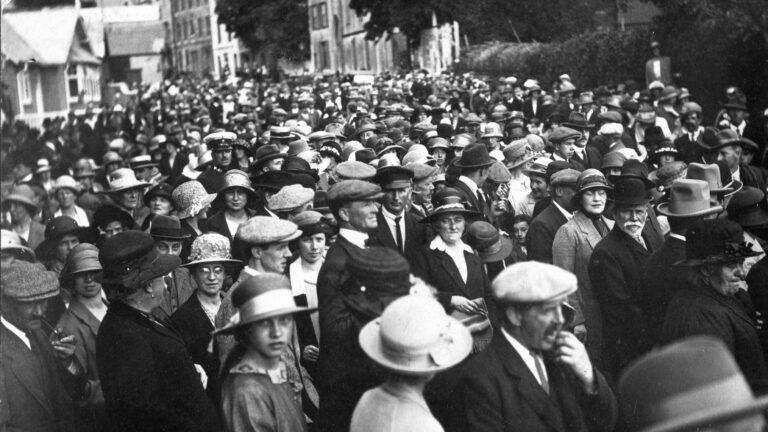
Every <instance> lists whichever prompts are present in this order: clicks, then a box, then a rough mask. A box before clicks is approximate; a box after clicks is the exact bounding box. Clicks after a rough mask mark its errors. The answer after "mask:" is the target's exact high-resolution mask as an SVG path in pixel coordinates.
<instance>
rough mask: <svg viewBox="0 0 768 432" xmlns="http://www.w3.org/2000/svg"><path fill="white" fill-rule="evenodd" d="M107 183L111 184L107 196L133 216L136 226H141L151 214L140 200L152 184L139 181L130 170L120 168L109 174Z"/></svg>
mask: <svg viewBox="0 0 768 432" xmlns="http://www.w3.org/2000/svg"><path fill="white" fill-rule="evenodd" d="M107 183H108V184H109V189H108V190H107V194H108V195H109V197H110V198H111V200H112V202H113V203H114V205H115V206H116V207H117V208H119V209H120V210H122V211H124V212H126V213H128V214H129V215H131V218H132V219H133V220H134V221H135V222H136V225H137V226H140V225H141V223H142V222H144V218H145V217H147V215H148V214H149V209H147V208H146V207H144V206H143V205H142V203H141V201H140V200H139V199H140V198H141V194H142V192H143V191H144V190H145V189H146V188H148V187H149V186H150V184H149V183H147V182H145V181H141V180H137V179H136V174H134V172H133V170H131V169H130V168H119V169H117V170H115V171H113V172H112V173H110V174H108V175H107Z"/></svg>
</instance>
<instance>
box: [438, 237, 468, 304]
mask: <svg viewBox="0 0 768 432" xmlns="http://www.w3.org/2000/svg"><path fill="white" fill-rule="evenodd" d="M432 252H433V253H434V254H435V255H436V256H437V258H438V259H439V260H440V265H441V266H442V267H443V269H444V270H445V271H446V273H447V274H448V276H450V277H451V279H453V283H455V284H456V287H458V288H459V290H461V292H462V294H464V295H465V296H466V297H467V298H469V293H468V292H467V291H468V290H467V284H466V283H464V280H463V279H461V274H460V273H459V269H458V268H457V267H456V264H455V263H454V262H453V259H452V258H451V257H450V256H449V255H448V254H447V253H445V252H443V251H441V250H437V249H434V250H433V251H432ZM464 258H465V259H466V252H465V253H464ZM467 272H469V262H467ZM467 280H469V275H467ZM470 300H472V299H470Z"/></svg>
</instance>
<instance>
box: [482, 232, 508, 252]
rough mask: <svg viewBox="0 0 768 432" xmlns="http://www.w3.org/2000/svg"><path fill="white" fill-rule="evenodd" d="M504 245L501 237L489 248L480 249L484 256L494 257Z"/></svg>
mask: <svg viewBox="0 0 768 432" xmlns="http://www.w3.org/2000/svg"><path fill="white" fill-rule="evenodd" d="M502 245H503V243H502V241H501V236H499V237H498V238H497V239H496V241H494V242H493V243H491V244H490V245H489V246H488V247H486V248H482V249H480V251H479V252H482V253H483V255H493V254H495V253H498V252H499V251H500V250H501V247H502Z"/></svg>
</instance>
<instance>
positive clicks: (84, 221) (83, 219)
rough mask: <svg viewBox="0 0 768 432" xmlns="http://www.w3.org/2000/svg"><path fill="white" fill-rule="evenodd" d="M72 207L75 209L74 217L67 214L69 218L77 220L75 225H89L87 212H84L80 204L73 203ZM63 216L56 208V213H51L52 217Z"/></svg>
mask: <svg viewBox="0 0 768 432" xmlns="http://www.w3.org/2000/svg"><path fill="white" fill-rule="evenodd" d="M72 208H74V209H75V217H72V216H69V217H70V218H72V219H74V220H75V222H77V226H79V227H83V228H85V227H89V226H91V223H90V222H89V221H88V214H87V213H85V210H83V209H82V208H80V206H77V205H74V206H72ZM59 216H64V214H63V213H62V211H61V209H58V210H56V213H54V214H53V217H59Z"/></svg>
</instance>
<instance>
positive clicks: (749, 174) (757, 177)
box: [739, 164, 766, 191]
mask: <svg viewBox="0 0 768 432" xmlns="http://www.w3.org/2000/svg"><path fill="white" fill-rule="evenodd" d="M739 173H740V174H741V182H742V183H744V186H752V187H754V188H758V189H760V190H762V191H764V190H765V183H766V171H765V169H763V168H760V167H756V166H751V165H744V164H739Z"/></svg>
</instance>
